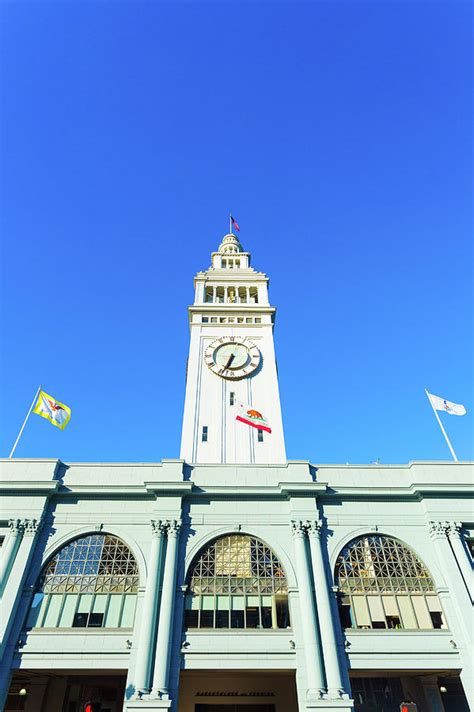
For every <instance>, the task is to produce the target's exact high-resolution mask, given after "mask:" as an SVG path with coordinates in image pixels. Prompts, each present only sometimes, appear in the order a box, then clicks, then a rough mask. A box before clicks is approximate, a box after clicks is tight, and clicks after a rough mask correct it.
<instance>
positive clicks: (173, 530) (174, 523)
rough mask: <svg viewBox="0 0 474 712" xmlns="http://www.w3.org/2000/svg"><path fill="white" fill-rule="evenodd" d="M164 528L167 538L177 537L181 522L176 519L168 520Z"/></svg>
mask: <svg viewBox="0 0 474 712" xmlns="http://www.w3.org/2000/svg"><path fill="white" fill-rule="evenodd" d="M166 528H167V529H168V538H169V537H177V536H179V532H180V529H181V522H180V521H179V520H178V519H169V520H168V521H167V522H166Z"/></svg>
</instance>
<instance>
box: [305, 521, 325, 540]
mask: <svg viewBox="0 0 474 712" xmlns="http://www.w3.org/2000/svg"><path fill="white" fill-rule="evenodd" d="M323 526H324V523H323V522H322V521H321V519H314V520H312V521H307V522H306V529H307V531H308V535H309V536H310V537H316V538H317V539H320V538H321V532H322V531H323Z"/></svg>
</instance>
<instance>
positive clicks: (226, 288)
mask: <svg viewBox="0 0 474 712" xmlns="http://www.w3.org/2000/svg"><path fill="white" fill-rule="evenodd" d="M228 301H229V287H224V304H227V302H228Z"/></svg>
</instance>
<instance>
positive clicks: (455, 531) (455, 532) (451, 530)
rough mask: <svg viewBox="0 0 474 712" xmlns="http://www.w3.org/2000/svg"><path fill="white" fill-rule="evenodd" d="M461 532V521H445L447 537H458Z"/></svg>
mask: <svg viewBox="0 0 474 712" xmlns="http://www.w3.org/2000/svg"><path fill="white" fill-rule="evenodd" d="M461 532H462V523H461V522H446V533H447V535H448V536H449V538H458V539H459V538H460V537H461Z"/></svg>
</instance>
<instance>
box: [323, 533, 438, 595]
mask: <svg viewBox="0 0 474 712" xmlns="http://www.w3.org/2000/svg"><path fill="white" fill-rule="evenodd" d="M336 580H337V583H338V585H339V588H340V590H341V591H342V592H343V593H350V594H355V593H393V592H396V593H416V592H418V593H426V592H434V591H435V587H434V583H433V580H432V578H431V576H430V574H429V573H428V571H427V569H426V568H425V566H424V565H423V564H422V563H421V561H420V560H419V559H418V558H417V557H416V556H415V554H414V553H413V552H412V551H410V549H408V548H407V547H406V546H405V545H404V544H402V543H401V542H399V541H397V540H396V539H391V538H390V537H385V536H380V535H378V534H372V535H370V536H363V537H359V538H358V539H354V540H353V541H351V542H350V543H349V544H348V545H347V546H346V547H344V549H343V550H342V551H341V553H340V554H339V557H338V560H337V564H336Z"/></svg>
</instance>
